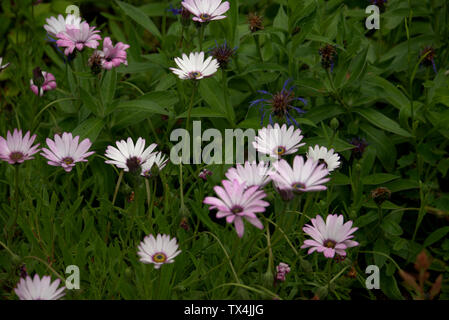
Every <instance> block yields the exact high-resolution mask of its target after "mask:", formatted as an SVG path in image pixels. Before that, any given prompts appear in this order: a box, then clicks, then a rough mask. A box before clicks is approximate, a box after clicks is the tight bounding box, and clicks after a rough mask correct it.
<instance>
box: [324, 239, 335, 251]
mask: <svg viewBox="0 0 449 320" xmlns="http://www.w3.org/2000/svg"><path fill="white" fill-rule="evenodd" d="M336 244H337V243H336V242H335V241H334V240H330V239H328V240H324V243H323V245H324V246H325V247H326V248H331V249H333V248H335V245H336Z"/></svg>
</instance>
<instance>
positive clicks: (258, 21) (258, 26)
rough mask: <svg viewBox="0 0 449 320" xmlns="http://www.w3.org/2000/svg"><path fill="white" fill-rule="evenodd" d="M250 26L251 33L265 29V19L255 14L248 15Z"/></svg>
mask: <svg viewBox="0 0 449 320" xmlns="http://www.w3.org/2000/svg"><path fill="white" fill-rule="evenodd" d="M248 24H249V30H251V32H256V31H259V30H263V29H264V26H263V17H261V16H258V15H257V14H255V13H250V14H249V15H248Z"/></svg>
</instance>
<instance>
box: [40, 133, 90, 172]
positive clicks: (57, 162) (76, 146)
mask: <svg viewBox="0 0 449 320" xmlns="http://www.w3.org/2000/svg"><path fill="white" fill-rule="evenodd" d="M79 138H80V137H79V136H76V137H75V138H73V136H72V134H71V133H67V132H64V133H63V134H62V137H61V136H59V135H57V134H55V138H54V140H51V139H49V138H47V140H46V142H47V146H48V149H47V148H42V153H41V155H42V156H43V157H45V158H47V159H48V164H49V165H51V166H56V167H62V168H63V169H64V170H65V171H66V172H70V171H72V169H73V167H74V166H75V163H77V162H87V159H86V158H87V157H89V156H91V155H92V154H94V153H95V152H94V151H90V152H87V151H88V150H89V148H90V147H91V145H92V143H91V142H90V140H89V139H84V140H83V141H81V143H78V141H79Z"/></svg>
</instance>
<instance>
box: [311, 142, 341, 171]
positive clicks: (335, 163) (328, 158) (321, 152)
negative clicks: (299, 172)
mask: <svg viewBox="0 0 449 320" xmlns="http://www.w3.org/2000/svg"><path fill="white" fill-rule="evenodd" d="M307 158H311V159H313V160H315V161H318V162H319V163H320V164H321V163H323V164H324V166H325V167H326V168H327V170H328V171H329V172H331V171H334V170H335V169H337V168H338V167H339V166H340V161H339V160H340V156H339V155H338V153H334V149H330V150H329V151H328V150H327V148H326V147H320V146H318V145H315V147H314V148H312V147H309V151H308V152H307Z"/></svg>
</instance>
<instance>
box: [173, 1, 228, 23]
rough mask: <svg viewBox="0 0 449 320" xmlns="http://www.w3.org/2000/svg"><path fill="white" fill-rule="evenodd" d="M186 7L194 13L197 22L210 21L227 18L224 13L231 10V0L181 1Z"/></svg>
mask: <svg viewBox="0 0 449 320" xmlns="http://www.w3.org/2000/svg"><path fill="white" fill-rule="evenodd" d="M181 4H182V5H183V7H184V8H186V9H187V10H189V11H190V13H191V14H193V15H194V17H193V20H194V21H197V22H209V21H211V20H220V19H224V18H226V16H224V15H223V13H225V12H226V11H228V10H229V2H228V1H225V2H223V3H221V0H184V1H183V2H181Z"/></svg>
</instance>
